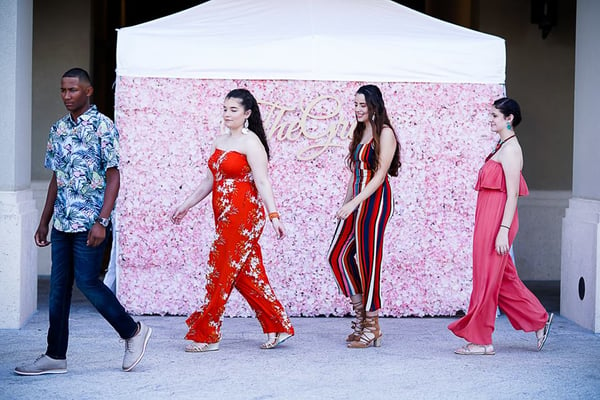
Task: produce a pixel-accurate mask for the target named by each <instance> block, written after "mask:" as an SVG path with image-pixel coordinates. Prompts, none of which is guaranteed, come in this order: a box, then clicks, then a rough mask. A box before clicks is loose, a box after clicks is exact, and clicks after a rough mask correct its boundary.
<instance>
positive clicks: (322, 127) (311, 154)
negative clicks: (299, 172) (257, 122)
mask: <svg viewBox="0 0 600 400" xmlns="http://www.w3.org/2000/svg"><path fill="white" fill-rule="evenodd" d="M259 103H260V105H261V110H262V114H263V119H264V124H265V129H266V134H267V137H268V138H269V139H270V140H272V139H275V140H277V141H284V140H289V141H292V142H296V141H298V140H301V139H305V140H307V141H308V143H307V145H306V146H304V147H301V148H300V149H299V150H298V151H297V152H296V158H298V159H299V160H303V161H306V160H313V159H315V158H317V157H318V156H320V155H321V154H323V152H324V151H325V150H327V149H328V148H330V147H346V146H347V143H348V140H349V139H350V138H351V137H352V132H353V131H354V128H355V127H356V121H350V120H348V118H346V117H345V116H344V115H343V114H342V113H341V104H342V102H341V101H340V100H339V99H338V98H337V97H335V96H329V95H324V96H319V97H317V98H315V99H314V100H312V101H311V102H310V103H308V105H307V106H306V108H302V107H300V108H297V107H286V106H285V105H282V104H278V103H272V102H269V101H259ZM284 116H285V118H284ZM319 121H323V122H319ZM340 139H341V140H340Z"/></svg>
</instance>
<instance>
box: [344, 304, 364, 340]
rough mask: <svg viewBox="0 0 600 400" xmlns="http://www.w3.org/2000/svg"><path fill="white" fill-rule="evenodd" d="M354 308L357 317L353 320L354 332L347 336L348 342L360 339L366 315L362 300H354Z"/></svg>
mask: <svg viewBox="0 0 600 400" xmlns="http://www.w3.org/2000/svg"><path fill="white" fill-rule="evenodd" d="M352 308H353V309H354V314H355V318H354V321H352V330H353V332H352V333H351V334H349V335H348V337H347V338H346V342H348V343H349V342H356V341H358V340H360V336H361V335H362V330H363V323H364V321H365V315H366V314H365V306H363V303H362V301H360V302H358V303H355V302H352Z"/></svg>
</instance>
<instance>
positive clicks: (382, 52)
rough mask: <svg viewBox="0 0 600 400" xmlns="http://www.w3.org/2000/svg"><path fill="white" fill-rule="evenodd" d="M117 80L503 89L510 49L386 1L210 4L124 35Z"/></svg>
mask: <svg viewBox="0 0 600 400" xmlns="http://www.w3.org/2000/svg"><path fill="white" fill-rule="evenodd" d="M117 74H118V75H119V76H131V77H164V78H196V79H291V80H325V81H328V80H330V81H375V82H442V83H454V82H455V83H491V84H502V83H504V79H505V48H504V40H503V39H501V38H498V37H495V36H491V35H487V34H484V33H480V32H476V31H472V30H469V29H466V28H462V27H459V26H456V25H452V24H450V23H446V22H443V21H440V20H437V19H434V18H431V17H429V16H426V15H423V14H421V13H418V12H416V11H414V10H411V9H409V8H407V7H404V6H401V5H398V4H396V3H393V2H392V1H388V0H327V1H323V0H301V1H299V0H212V1H209V2H207V3H204V4H201V5H199V6H196V7H193V8H190V9H188V10H185V11H182V12H180V13H177V14H173V15H170V16H167V17H164V18H161V19H158V20H154V21H151V22H147V23H144V24H140V25H136V26H133V27H128V28H122V29H120V30H119V32H118V41H117Z"/></svg>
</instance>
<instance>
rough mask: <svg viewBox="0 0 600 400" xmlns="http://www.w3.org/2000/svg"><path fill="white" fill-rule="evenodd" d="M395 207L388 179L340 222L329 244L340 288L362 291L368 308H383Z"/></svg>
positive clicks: (353, 293)
mask: <svg viewBox="0 0 600 400" xmlns="http://www.w3.org/2000/svg"><path fill="white" fill-rule="evenodd" d="M393 211H394V201H393V198H392V191H391V188H390V185H389V183H388V181H387V179H386V180H385V182H384V183H383V184H382V185H381V187H380V188H379V189H378V190H377V191H376V192H375V193H373V194H372V195H371V196H370V197H369V198H368V199H367V200H365V201H364V202H363V203H362V204H361V205H360V206H359V207H358V208H357V210H356V211H355V212H354V213H352V214H350V216H349V217H348V218H346V219H345V220H342V221H339V222H338V225H337V228H336V230H335V234H334V236H333V239H332V241H331V245H330V247H329V251H328V255H327V258H328V261H329V264H330V265H331V269H332V270H333V275H334V277H335V280H336V282H337V284H338V287H339V288H340V291H341V292H342V293H343V294H344V295H345V296H347V297H350V296H353V295H355V294H362V295H363V304H364V306H365V310H367V311H377V310H379V309H380V308H381V294H380V279H381V278H380V274H381V262H382V258H383V237H384V233H385V227H386V225H387V223H388V221H389V219H390V217H391V215H392V214H393Z"/></svg>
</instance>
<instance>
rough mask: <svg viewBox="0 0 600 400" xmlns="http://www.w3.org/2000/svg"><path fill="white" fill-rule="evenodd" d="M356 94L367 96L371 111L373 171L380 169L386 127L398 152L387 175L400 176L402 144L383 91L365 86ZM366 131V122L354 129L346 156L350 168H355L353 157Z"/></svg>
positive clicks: (373, 86) (366, 99) (358, 124)
mask: <svg viewBox="0 0 600 400" xmlns="http://www.w3.org/2000/svg"><path fill="white" fill-rule="evenodd" d="M356 94H362V95H363V96H365V101H366V102H367V108H368V110H369V122H370V124H371V127H372V129H373V142H374V143H375V146H374V149H375V159H374V165H373V169H372V170H373V171H377V169H378V168H379V151H380V139H381V131H382V130H383V128H384V127H385V126H387V127H389V128H390V129H391V130H392V132H393V133H394V137H395V138H396V150H395V151H394V158H392V163H391V164H390V168H389V169H388V171H387V173H388V174H389V175H391V176H398V169H400V166H401V165H402V163H401V162H400V144H399V142H398V137H397V136H396V131H395V130H394V128H393V127H392V124H391V123H390V119H389V117H388V115H387V111H386V109H385V104H384V102H383V95H382V94H381V90H379V88H378V87H377V86H375V85H364V86H361V87H360V88H358V90H357V91H356ZM365 129H366V125H365V123H364V122H357V124H356V128H354V133H353V134H352V141H351V142H350V146H349V148H348V149H349V150H350V152H349V153H348V155H347V156H346V163H347V164H348V167H350V168H352V167H353V161H352V156H353V154H354V151H355V150H356V147H357V146H358V144H359V143H360V140H361V139H362V136H363V133H364V131H365Z"/></svg>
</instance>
